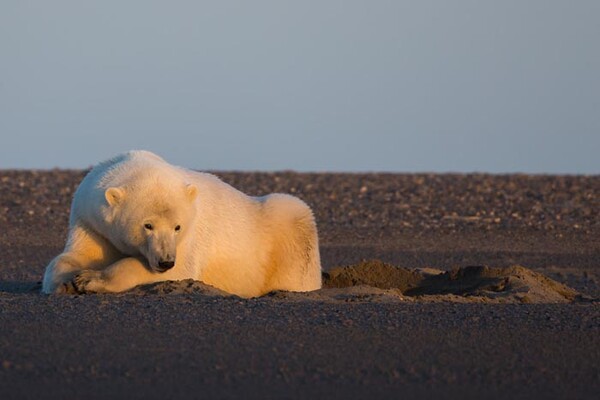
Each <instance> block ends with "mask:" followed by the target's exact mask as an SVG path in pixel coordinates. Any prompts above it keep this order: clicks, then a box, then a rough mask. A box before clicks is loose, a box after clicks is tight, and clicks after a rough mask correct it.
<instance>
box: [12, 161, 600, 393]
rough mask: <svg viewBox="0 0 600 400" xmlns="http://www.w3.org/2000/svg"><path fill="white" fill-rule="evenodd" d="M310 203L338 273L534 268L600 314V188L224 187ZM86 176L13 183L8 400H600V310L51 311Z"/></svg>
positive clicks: (124, 299)
mask: <svg viewBox="0 0 600 400" xmlns="http://www.w3.org/2000/svg"><path fill="white" fill-rule="evenodd" d="M217 174H218V175H219V176H220V177H222V179H224V180H225V181H227V182H229V183H231V184H233V185H234V186H236V187H238V188H239V189H241V190H243V191H245V192H247V193H249V194H256V195H261V194H265V193H269V192H274V191H277V192H287V193H292V194H295V195H297V196H299V197H301V198H302V199H304V200H305V201H306V202H307V203H309V204H310V205H311V206H312V207H313V209H314V211H315V215H316V218H317V222H318V225H319V231H320V242H321V252H322V258H323V266H324V268H325V269H326V270H330V269H331V268H332V267H335V266H338V265H346V264H355V263H357V262H358V261H360V260H362V259H373V258H378V259H381V260H383V261H386V262H389V263H393V264H395V265H399V266H404V267H411V268H414V267H425V266H428V267H434V268H439V269H446V270H447V269H450V268H453V267H456V266H467V265H483V264H485V265H489V266H503V267H506V266H509V265H512V264H521V265H525V266H527V267H530V268H532V269H533V270H535V271H538V272H542V273H544V274H546V275H548V276H550V277H552V278H554V279H556V280H558V281H560V282H563V283H566V284H568V285H570V286H571V287H573V288H575V289H577V290H578V291H580V292H582V293H584V294H586V295H588V296H591V297H596V298H597V297H600V283H599V282H600V279H599V278H600V274H599V271H600V262H599V260H600V240H599V238H600V235H599V233H600V219H599V218H598V212H599V210H600V200H599V199H600V197H599V194H600V177H599V176H528V175H500V176H495V175H479V174H476V175H452V174H449V175H427V174H418V175H412V174H411V175H404V174H300V173H293V172H283V173H235V172H227V173H224V172H223V173H221V172H218V173H217ZM83 175H84V172H83V171H59V170H55V171H0V228H1V229H0V249H1V250H2V251H0V326H1V328H0V363H1V365H0V388H2V390H1V392H2V398H34V397H35V398H55V397H66V396H71V395H73V394H75V395H76V396H86V397H91V398H107V397H128V398H129V397H132V398H159V397H160V398H165V397H167V398H190V397H199V396H203V395H204V396H207V397H213V398H236V397H241V396H244V397H250V398H263V397H282V398H305V397H308V396H312V397H344V398H364V397H366V396H369V397H375V398H389V397H392V396H393V397H397V396H400V395H406V396H408V397H422V398H430V397H433V396H436V397H442V398H452V397H462V398H475V397H481V396H485V397H486V398H510V399H513V398H590V399H592V398H596V397H595V396H596V395H597V393H598V392H600V361H599V360H600V339H599V338H600V308H599V307H600V306H599V305H598V303H597V302H591V303H585V304H563V305H559V304H538V305H532V304H523V305H493V304H485V305H482V304H451V303H441V304H419V303H410V304H402V303H394V304H382V303H370V302H368V301H366V302H361V303H353V302H350V303H346V304H331V303H324V302H318V301H311V302H298V301H290V300H286V299H285V298H284V297H281V296H275V297H265V298H261V299H252V300H239V299H232V298H213V297H209V296H203V295H194V294H186V295H146V296H142V295H133V294H130V295H85V296H45V295H41V294H39V293H38V292H37V288H38V287H39V286H38V284H37V282H38V281H39V280H40V279H41V275H42V273H43V269H44V267H45V265H46V263H47V262H48V261H49V260H50V259H51V258H52V257H53V256H55V255H56V254H57V253H58V252H60V250H61V249H62V246H63V245H64V240H65V238H66V229H67V222H68V212H69V205H70V200H71V197H72V195H73V192H74V190H75V188H76V186H77V184H78V182H79V181H80V179H81V178H82V177H83Z"/></svg>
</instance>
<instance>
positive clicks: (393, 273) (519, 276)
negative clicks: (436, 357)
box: [323, 261, 581, 303]
mask: <svg viewBox="0 0 600 400" xmlns="http://www.w3.org/2000/svg"><path fill="white" fill-rule="evenodd" d="M323 277H324V282H323V287H324V288H343V287H354V286H357V285H368V286H373V287H377V288H382V289H392V288H394V289H398V290H399V291H401V293H402V294H403V295H404V297H405V299H407V300H412V301H452V302H485V303H567V302H572V301H574V300H576V299H579V298H581V295H580V293H579V292H577V291H576V290H574V289H571V288H569V287H568V286H565V285H563V284H562V283H559V282H556V281H554V280H552V279H550V278H548V277H546V276H544V275H542V274H540V273H537V272H534V271H532V270H530V269H528V268H525V267H522V266H518V265H515V266H511V267H507V268H490V267H487V266H470V267H464V268H459V269H454V270H452V271H447V272H443V271H440V270H434V269H417V270H410V269H406V268H399V267H395V266H393V265H390V264H386V263H383V262H381V261H364V262H362V263H360V264H357V265H350V266H346V267H338V268H334V269H333V270H331V271H330V272H329V273H325V274H324V275H323ZM323 290H327V289H323ZM410 298H412V299H410Z"/></svg>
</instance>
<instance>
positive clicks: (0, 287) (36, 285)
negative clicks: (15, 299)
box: [0, 281, 42, 294]
mask: <svg viewBox="0 0 600 400" xmlns="http://www.w3.org/2000/svg"><path fill="white" fill-rule="evenodd" d="M41 292H42V282H41V281H38V282H27V281H25V282H23V281H0V293H13V294H19V293H20V294H23V293H41Z"/></svg>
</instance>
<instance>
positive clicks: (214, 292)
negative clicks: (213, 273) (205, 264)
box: [126, 279, 231, 297]
mask: <svg viewBox="0 0 600 400" xmlns="http://www.w3.org/2000/svg"><path fill="white" fill-rule="evenodd" d="M126 293H127V294H137V295H146V294H154V295H165V294H198V295H203V296H211V297H226V296H231V294H229V293H227V292H224V291H222V290H220V289H217V288H216V287H214V286H210V285H207V284H205V283H203V282H200V281H195V280H193V279H186V280H183V281H164V282H157V283H150V284H148V285H140V286H137V287H134V288H133V289H131V290H129V291H128V292H126Z"/></svg>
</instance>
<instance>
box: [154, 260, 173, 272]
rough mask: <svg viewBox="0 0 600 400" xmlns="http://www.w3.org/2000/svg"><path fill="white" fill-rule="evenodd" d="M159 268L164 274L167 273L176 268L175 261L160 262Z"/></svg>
mask: <svg viewBox="0 0 600 400" xmlns="http://www.w3.org/2000/svg"><path fill="white" fill-rule="evenodd" d="M158 266H159V267H160V269H161V270H162V272H165V271H166V270H169V269H171V268H173V267H174V266H175V261H159V262H158Z"/></svg>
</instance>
